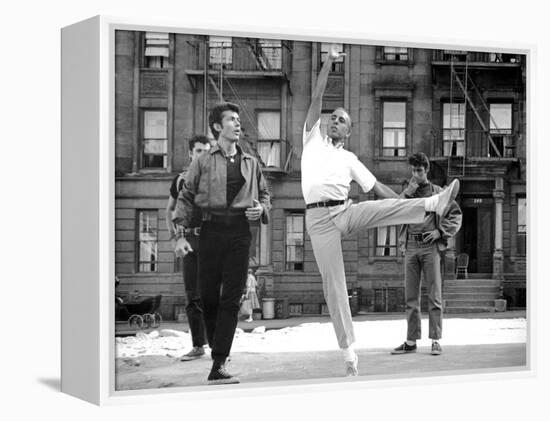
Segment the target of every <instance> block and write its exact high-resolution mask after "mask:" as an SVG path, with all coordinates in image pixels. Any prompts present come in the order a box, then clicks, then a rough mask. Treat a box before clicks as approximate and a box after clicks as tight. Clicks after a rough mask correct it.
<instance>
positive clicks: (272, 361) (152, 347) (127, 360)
mask: <svg viewBox="0 0 550 421" xmlns="http://www.w3.org/2000/svg"><path fill="white" fill-rule="evenodd" d="M422 323H423V326H424V327H423V331H424V332H426V331H427V320H426V318H423V320H422ZM354 325H355V334H356V351H357V354H358V356H359V374H360V375H359V377H358V378H346V377H344V363H343V359H342V353H341V351H340V350H339V349H338V347H337V343H336V339H335V337H334V331H333V329H332V325H331V324H330V319H329V317H328V316H312V317H292V318H289V319H284V320H277V319H275V320H257V321H254V322H251V323H246V322H244V321H240V322H239V327H240V328H241V329H243V330H245V332H241V333H237V334H236V335H235V339H234V341H233V348H232V352H231V362H230V363H229V365H228V370H229V371H230V372H231V373H233V374H234V375H236V376H238V377H239V378H240V380H241V384H239V385H225V386H219V387H224V388H240V387H247V385H248V386H249V385H250V384H257V385H261V384H262V383H263V382H287V381H291V380H304V381H309V382H317V381H322V380H323V379H331V380H333V381H345V382H347V381H357V379H362V380H365V378H367V379H368V378H373V379H374V378H376V379H378V378H395V377H397V378H406V377H410V376H415V375H422V376H433V375H442V374H445V375H449V374H452V375H455V374H463V373H465V372H467V373H472V372H476V371H479V372H486V371H487V370H499V371H516V370H524V369H525V368H526V363H527V335H526V333H527V323H526V319H525V311H508V312H504V313H477V314H460V315H449V316H447V317H445V319H444V338H443V341H442V347H443V353H442V354H441V355H439V356H433V355H431V354H430V340H429V339H427V338H426V337H425V335H424V336H423V339H422V340H420V341H419V342H418V350H417V352H416V353H411V354H406V355H391V354H390V351H391V349H392V348H394V347H395V346H397V345H399V343H400V341H403V340H404V335H405V326H406V322H405V320H404V315H403V314H362V315H358V316H356V317H354ZM258 326H265V328H266V332H264V333H261V332H260V333H248V332H250V331H251V330H252V329H253V328H255V327H258ZM120 328H122V326H120ZM160 329H161V330H162V329H173V330H176V331H180V332H182V331H186V329H187V324H185V323H172V322H170V323H163V324H162V325H161V327H160ZM122 331H123V330H122V329H120V330H119V332H122ZM145 333H146V332H145ZM128 334H131V332H128ZM190 346H191V343H190V337H189V335H188V334H187V333H181V334H178V335H176V336H175V337H171V336H170V335H169V336H166V337H162V336H158V333H157V334H154V335H152V336H151V338H148V337H147V335H138V337H134V336H127V337H122V335H121V336H120V337H119V338H117V350H118V351H120V353H119V354H117V355H119V356H118V357H117V358H116V376H115V384H116V386H115V387H116V390H138V389H158V388H164V387H170V388H171V387H181V386H206V377H207V376H208V372H209V370H210V367H211V364H212V361H211V359H210V350H209V348H208V347H206V354H205V356H204V357H202V358H200V359H198V360H194V361H187V362H182V361H180V356H181V355H183V354H184V353H185V352H187V351H188V350H189V349H190Z"/></svg>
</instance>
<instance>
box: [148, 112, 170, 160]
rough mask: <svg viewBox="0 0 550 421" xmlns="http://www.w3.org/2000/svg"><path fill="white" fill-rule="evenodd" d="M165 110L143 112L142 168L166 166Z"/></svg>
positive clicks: (166, 121)
mask: <svg viewBox="0 0 550 421" xmlns="http://www.w3.org/2000/svg"><path fill="white" fill-rule="evenodd" d="M167 119H168V114H167V112H166V111H144V112H143V150H142V153H143V155H142V167H143V168H166V167H167V163H168V156H167V153H168V138H167V132H168V130H167V125H168V124H167V123H168V120H167Z"/></svg>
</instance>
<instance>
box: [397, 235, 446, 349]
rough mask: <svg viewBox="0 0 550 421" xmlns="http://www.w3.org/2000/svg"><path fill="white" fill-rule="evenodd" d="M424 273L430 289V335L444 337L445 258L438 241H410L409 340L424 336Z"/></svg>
mask: <svg viewBox="0 0 550 421" xmlns="http://www.w3.org/2000/svg"><path fill="white" fill-rule="evenodd" d="M421 273H423V274H424V282H425V283H426V287H427V289H428V315H429V338H430V339H441V330H442V325H443V315H442V313H443V304H442V298H441V258H440V256H439V250H438V249H437V245H436V244H429V245H426V244H423V243H420V242H418V241H414V240H408V241H407V250H406V251H405V299H406V301H407V340H409V341H415V340H417V339H420V338H421V337H422V332H421V327H422V320H421V317H420V300H421V291H422V288H421V283H420V278H421Z"/></svg>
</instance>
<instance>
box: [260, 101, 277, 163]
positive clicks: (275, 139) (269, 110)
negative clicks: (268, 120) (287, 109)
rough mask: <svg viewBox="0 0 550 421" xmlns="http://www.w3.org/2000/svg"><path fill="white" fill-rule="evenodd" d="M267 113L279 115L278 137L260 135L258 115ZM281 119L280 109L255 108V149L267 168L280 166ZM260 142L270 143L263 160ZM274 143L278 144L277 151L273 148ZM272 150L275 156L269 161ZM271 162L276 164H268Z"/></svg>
mask: <svg viewBox="0 0 550 421" xmlns="http://www.w3.org/2000/svg"><path fill="white" fill-rule="evenodd" d="M268 113H272V114H278V115H279V126H278V131H279V133H278V135H279V136H278V137H273V138H272V137H269V136H268V137H265V138H263V137H260V115H261V114H268ZM281 119H282V113H281V110H280V109H261V110H256V127H257V136H256V148H257V151H258V155H260V158H261V159H262V162H263V163H264V164H265V166H266V167H268V168H282V163H281V156H282V146H283V145H282V139H281ZM268 134H269V133H268ZM260 143H262V144H267V143H269V144H270V150H269V154H268V155H267V156H266V159H265V160H264V156H262V152H261V148H260ZM275 145H278V148H279V150H278V152H277V151H276V150H274V149H273V148H274V146H275ZM273 151H275V158H274V159H273V160H272V161H270V160H269V156H270V155H271V153H272V152H273ZM277 155H278V160H277ZM277 161H278V162H277ZM272 162H276V163H277V165H270V164H271V163H272Z"/></svg>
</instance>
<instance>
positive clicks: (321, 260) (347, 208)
mask: <svg viewBox="0 0 550 421" xmlns="http://www.w3.org/2000/svg"><path fill="white" fill-rule="evenodd" d="M424 204H425V199H384V200H368V201H364V202H360V203H356V204H352V203H351V200H349V201H347V203H346V204H345V205H340V206H335V207H330V208H312V209H308V210H307V211H306V228H307V231H308V233H309V236H310V237H311V244H312V246H313V254H314V255H315V260H316V261H317V266H318V267H319V271H320V272H321V278H322V279H323V293H324V296H325V301H326V303H327V306H328V310H329V313H330V318H331V320H332V325H333V327H334V331H335V332H336V338H337V340H338V346H339V347H340V348H342V349H344V348H347V347H349V346H350V345H351V344H352V343H354V342H355V335H354V333H353V322H352V319H351V311H350V308H349V301H348V290H347V285H346V273H345V271H344V258H343V256H342V241H341V240H342V237H343V236H347V235H351V234H355V233H357V232H358V231H360V230H363V229H368V228H376V227H383V226H388V225H400V224H418V223H421V222H422V221H424V216H425V214H426V210H425V207H424Z"/></svg>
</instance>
